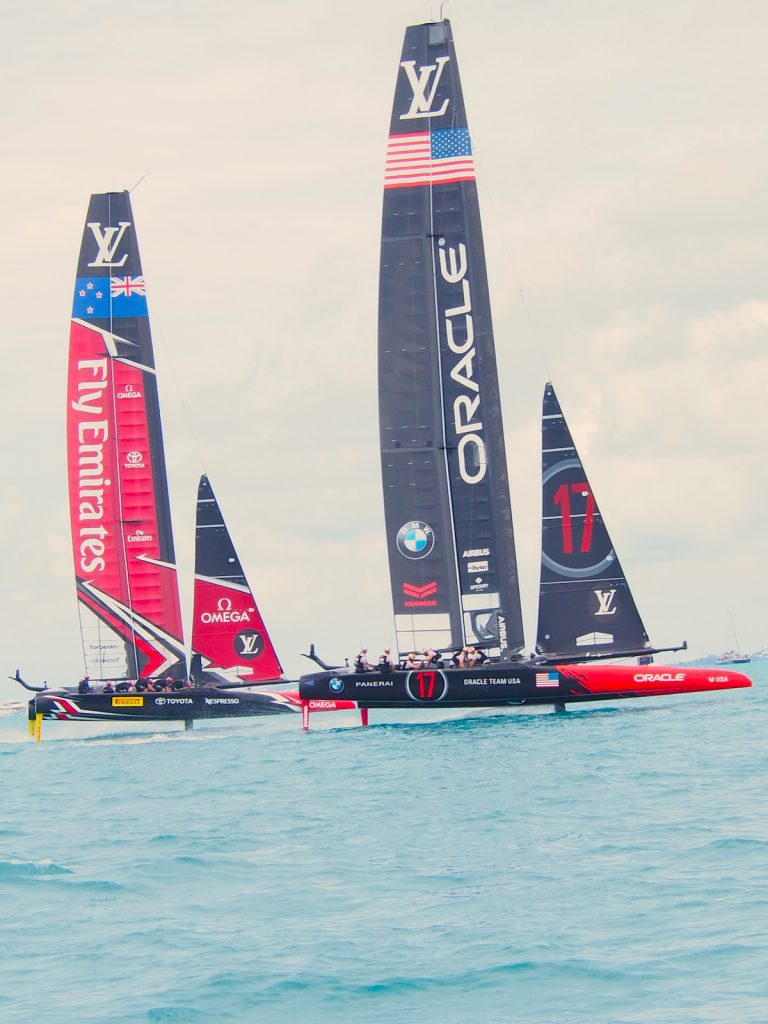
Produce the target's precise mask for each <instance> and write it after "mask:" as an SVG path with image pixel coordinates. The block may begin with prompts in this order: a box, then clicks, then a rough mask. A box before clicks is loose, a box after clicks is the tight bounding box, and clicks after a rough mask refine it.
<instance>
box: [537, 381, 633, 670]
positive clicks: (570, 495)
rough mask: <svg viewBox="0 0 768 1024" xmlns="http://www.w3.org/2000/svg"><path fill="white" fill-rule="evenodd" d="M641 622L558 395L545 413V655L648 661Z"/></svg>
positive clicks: (540, 639)
mask: <svg viewBox="0 0 768 1024" xmlns="http://www.w3.org/2000/svg"><path fill="white" fill-rule="evenodd" d="M649 646H650V645H649V641H648V634H647V633H646V632H645V628H644V626H643V623H642V620H641V618H640V614H639V612H638V610H637V606H636V605H635V601H634V598H633V597H632V593H631V591H630V589H629V584H628V583H627V580H626V577H625V576H624V572H623V570H622V568H621V564H620V563H619V560H618V558H617V557H616V552H615V550H614V547H613V544H612V542H611V538H610V536H609V535H608V530H607V529H606V526H605V522H604V521H603V517H602V515H601V514H600V509H599V508H598V505H597V501H596V500H595V496H594V493H593V491H592V488H591V487H590V485H589V481H588V480H587V475H586V473H585V472H584V467H583V466H582V464H581V459H580V458H579V453H578V452H577V451H576V448H575V446H574V443H573V438H572V437H571V432H570V430H569V429H568V424H567V423H566V422H565V417H564V416H563V413H562V410H561V408H560V403H559V402H558V400H557V396H556V395H555V391H554V388H553V387H552V385H551V384H547V386H546V388H545V390H544V403H543V410H542V544H541V586H540V588H539V626H538V634H537V639H536V652H537V654H544V655H550V656H552V657H553V658H556V657H557V656H558V655H560V656H563V657H564V658H568V659H572V658H575V657H579V658H582V659H587V658H589V657H594V656H600V657H605V656H607V655H610V654H614V655H618V654H632V653H637V654H640V653H642V652H643V650H644V649H646V648H648V647H649Z"/></svg>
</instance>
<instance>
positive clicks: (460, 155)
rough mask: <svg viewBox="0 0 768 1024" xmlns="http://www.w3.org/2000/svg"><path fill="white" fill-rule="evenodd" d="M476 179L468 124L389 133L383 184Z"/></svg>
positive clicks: (438, 182) (389, 185) (423, 183)
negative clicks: (465, 126)
mask: <svg viewBox="0 0 768 1024" xmlns="http://www.w3.org/2000/svg"><path fill="white" fill-rule="evenodd" d="M474 180H475V165H474V161H473V159H472V143H471V141H470V138H469V131H468V130H467V129H466V128H440V129H438V130H437V131H433V132H409V133H407V134H405V135H390V137H389V143H388V144H387V162H386V167H385V170H384V188H405V187H406V186H411V185H437V184H444V183H446V182H449V181H474Z"/></svg>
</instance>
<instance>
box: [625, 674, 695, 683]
mask: <svg viewBox="0 0 768 1024" xmlns="http://www.w3.org/2000/svg"><path fill="white" fill-rule="evenodd" d="M633 678H634V680H635V682H636V683H682V682H684V681H685V672H637V673H636V674H635V676H634V677H633Z"/></svg>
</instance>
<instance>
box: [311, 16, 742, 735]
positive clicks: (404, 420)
mask: <svg viewBox="0 0 768 1024" xmlns="http://www.w3.org/2000/svg"><path fill="white" fill-rule="evenodd" d="M542 423H543V445H542V448H543V462H542V468H543V490H542V494H543V514H542V526H543V530H542V533H543V540H542V560H541V586H540V594H539V626H538V635H537V642H536V652H535V654H533V655H531V657H529V658H525V657H524V656H523V655H522V650H523V644H524V639H523V622H522V613H521V604H520V593H519V585H518V573H517V560H516V555H515V541H514V534H513V528H512V512H511V508H510V500H509V486H508V478H507V461H506V454H505V450H504V433H503V427H502V413H501V398H500V393H499V382H498V377H497V371H496V356H495V348H494V338H493V327H492V323H491V310H490V301H489V295H488V282H487V275H486V267H485V255H484V250H483V238H482V229H481V224H480V208H479V204H478V197H477V186H476V182H475V171H474V163H473V157H472V145H471V141H470V135H469V130H468V127H467V118H466V113H465V110H464V101H463V98H462V91H461V83H460V80H459V72H458V66H457V63H456V53H455V50H454V44H453V38H452V35H451V26H450V22H448V21H440V22H437V23H431V24H427V25H417V26H412V27H410V28H408V29H407V31H406V34H405V41H404V45H403V51H402V56H401V59H400V65H399V68H398V75H397V85H396V89H395V99H394V105H393V109H392V118H391V123H390V132H389V142H388V146H387V156H386V169H385V175H384V207H383V218H382V240H381V266H380V283H379V425H380V438H381V465H382V481H383V488H384V510H385V521H386V531H387V544H388V554H389V570H390V579H391V585H392V601H393V606H394V615H395V630H396V635H397V642H398V647H399V653H400V658H401V662H400V663H401V664H402V663H403V662H402V659H403V658H405V657H406V654H407V652H420V651H423V650H425V649H426V650H427V651H429V652H430V653H431V654H433V655H434V654H435V653H436V654H437V655H438V657H434V656H433V657H431V658H430V659H427V661H426V662H424V663H422V664H421V665H419V666H418V667H417V668H411V669H410V670H407V671H406V670H397V669H396V670H394V671H391V670H388V666H384V669H385V671H383V672H381V673H379V672H374V673H371V672H348V671H346V672H345V671H342V670H338V669H336V670H328V671H324V672H316V673H313V674H311V675H307V676H304V677H302V679H301V681H300V687H299V689H300V694H301V697H302V699H303V702H304V724H305V726H306V724H307V720H308V715H309V711H311V710H314V707H313V706H312V704H311V702H314V705H318V704H319V705H322V701H323V700H327V699H330V698H346V699H348V700H352V701H353V702H355V703H356V704H357V706H358V707H359V708H360V709H362V710H363V712H364V721H365V720H366V718H367V710H368V709H369V708H373V707H422V708H423V707H428V706H434V705H439V706H443V707H476V706H477V707H479V706H494V705H508V704H553V705H555V706H558V707H562V706H564V705H565V704H566V703H568V702H583V701H593V700H615V699H617V698H624V697H640V696H654V695H661V694H671V693H682V692H692V691H698V690H711V689H728V688H732V687H740V686H749V685H750V682H749V680H748V679H747V678H746V677H745V676H743V675H740V674H739V673H736V672H730V671H726V670H723V669H720V668H718V669H717V671H712V670H709V669H689V668H684V667H677V666H676V667H673V668H667V667H658V666H655V665H653V664H651V662H652V656H653V655H654V654H655V653H658V652H659V651H661V650H667V651H669V650H680V649H682V647H684V646H685V645H681V646H680V647H672V648H654V647H652V646H651V644H650V642H649V640H648V636H647V633H646V631H645V628H644V627H643V623H642V620H641V619H640V616H639V614H638V611H637V608H636V606H635V602H634V600H633V598H632V594H631V592H630V590H629V587H628V585H627V581H626V578H625V576H624V573H623V571H622V568H621V565H620V563H619V560H618V558H617V557H616V553H615V551H614V548H613V545H612V544H611V541H610V537H609V535H608V531H607V529H606V527H605V523H604V521H603V519H602V517H601V515H600V512H599V509H598V506H597V503H596V501H595V498H594V494H593V492H592V490H591V488H590V486H589V483H588V481H587V478H586V475H585V473H584V470H583V467H582V464H581V460H580V459H579V456H578V453H577V451H576V448H575V446H574V444H573V440H572V438H571V435H570V432H569V430H568V427H567V425H566V422H565V419H564V417H563V414H562V411H561V409H560V406H559V403H558V401H557V398H556V396H555V392H554V390H553V388H552V386H551V384H548V385H547V387H546V390H545V394H544V408H543V421H542ZM467 649H469V651H468V652H467ZM478 650H481V651H482V658H484V659H486V660H485V661H484V662H483V663H482V664H480V663H479V662H477V661H475V659H476V658H477V651H478ZM454 652H455V657H453V655H454ZM462 652H467V653H464V654H462ZM630 656H631V657H633V658H637V659H639V660H641V661H642V662H644V663H645V664H634V665H626V664H625V665H614V664H611V665H593V664H590V662H591V661H593V660H595V659H601V658H607V657H614V658H620V657H630ZM473 661H474V662H475V666H474V667H473V668H469V667H467V666H468V665H470V664H472V662H473ZM569 663H570V664H569ZM320 709H322V706H321V707H320Z"/></svg>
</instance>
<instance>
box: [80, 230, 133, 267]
mask: <svg viewBox="0 0 768 1024" xmlns="http://www.w3.org/2000/svg"><path fill="white" fill-rule="evenodd" d="M130 226H131V222H130V221H129V220H121V221H120V224H119V225H118V227H116V228H113V227H110V228H106V230H104V231H102V230H101V224H95V223H90V222H89V223H88V227H89V228H90V229H91V231H92V232H93V237H94V238H95V239H96V244H97V245H98V247H99V251H98V253H97V254H96V259H95V260H94V261H93V263H89V264H88V266H89V267H122V266H123V264H124V263H125V261H126V260H127V259H128V253H126V254H125V255H124V256H123V258H122V259H121V260H115V253H116V252H117V247H118V245H120V240H121V239H122V237H123V235H124V234H125V229H126V228H129V227H130Z"/></svg>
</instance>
